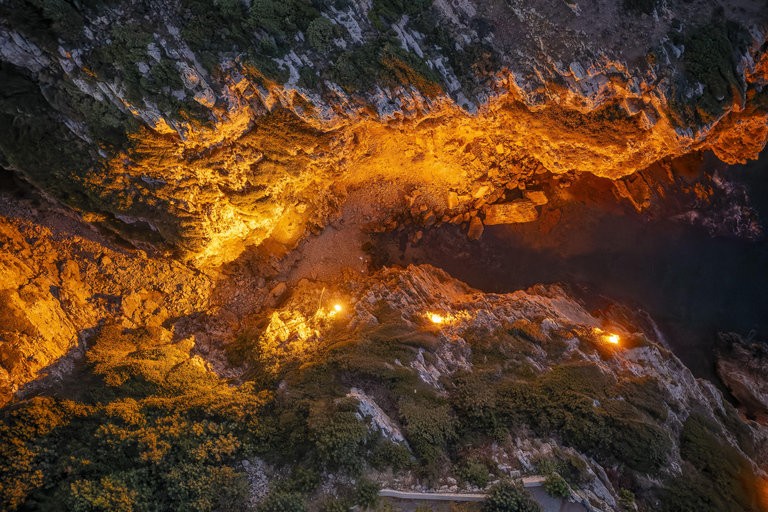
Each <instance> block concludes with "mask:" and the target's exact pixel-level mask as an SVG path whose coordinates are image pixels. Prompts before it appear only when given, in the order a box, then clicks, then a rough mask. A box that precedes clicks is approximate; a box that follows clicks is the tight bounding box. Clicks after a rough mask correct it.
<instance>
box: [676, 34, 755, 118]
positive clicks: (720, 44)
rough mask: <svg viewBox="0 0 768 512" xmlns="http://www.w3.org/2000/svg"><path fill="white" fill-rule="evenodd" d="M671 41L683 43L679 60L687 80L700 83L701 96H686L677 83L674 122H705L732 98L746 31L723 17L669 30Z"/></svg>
mask: <svg viewBox="0 0 768 512" xmlns="http://www.w3.org/2000/svg"><path fill="white" fill-rule="evenodd" d="M671 37H672V41H673V42H674V43H675V44H677V45H683V46H684V47H685V53H684V54H683V62H684V63H685V75H686V78H687V80H688V82H689V83H690V84H696V83H701V84H702V85H704V91H703V94H702V95H701V96H694V97H693V98H690V99H688V98H687V95H686V94H685V89H684V88H683V87H679V86H678V90H679V92H678V93H677V94H676V98H675V103H674V105H673V113H674V115H675V118H676V122H677V123H678V124H692V123H708V122H711V121H712V120H713V119H714V117H715V116H717V115H718V114H719V113H720V112H722V110H723V106H724V105H725V104H727V102H729V101H731V99H732V98H733V88H738V87H740V85H739V80H738V78H737V73H736V65H737V64H738V61H739V55H740V54H742V53H743V52H745V51H746V47H747V41H749V35H748V33H747V32H746V30H745V29H744V28H743V27H741V26H740V25H738V24H736V23H735V22H731V21H723V22H716V23H711V24H709V25H704V26H700V27H696V28H694V29H692V30H689V31H688V32H686V33H684V34H678V33H673V34H672V35H671Z"/></svg>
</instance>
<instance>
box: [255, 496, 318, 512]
mask: <svg viewBox="0 0 768 512" xmlns="http://www.w3.org/2000/svg"><path fill="white" fill-rule="evenodd" d="M306 510H307V503H306V501H305V500H304V497H303V496H302V495H301V494H299V493H284V492H271V493H269V496H267V498H266V499H265V500H264V501H263V502H262V503H261V504H260V505H259V507H258V509H257V511H258V512H306Z"/></svg>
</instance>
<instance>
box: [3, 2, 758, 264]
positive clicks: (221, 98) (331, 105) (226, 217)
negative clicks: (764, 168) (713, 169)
mask: <svg viewBox="0 0 768 512" xmlns="http://www.w3.org/2000/svg"><path fill="white" fill-rule="evenodd" d="M374 3H375V2H374ZM553 4H556V5H553ZM185 5H186V4H185ZM215 5H217V4H213V3H212V4H211V9H212V10H215V9H216V7H215ZM425 5H426V4H425ZM9 8H12V6H11V7H9ZM374 8H375V7H374ZM370 9H371V4H368V3H367V2H352V3H350V4H349V5H348V6H347V7H345V8H344V11H343V12H342V11H339V10H337V9H336V8H333V9H329V10H328V12H325V13H324V14H325V15H326V16H327V17H328V18H329V19H331V21H332V22H333V23H334V24H335V26H336V27H339V28H338V34H337V36H338V38H337V39H336V41H338V42H337V43H330V42H328V44H327V46H324V47H323V48H324V49H323V50H322V51H319V50H318V48H320V46H318V45H321V43H319V42H318V41H317V40H315V39H312V38H311V37H310V36H309V35H308V34H309V33H310V32H309V31H308V30H309V29H306V30H303V31H302V30H299V31H298V32H296V35H295V37H287V38H285V37H284V38H283V39H280V38H279V37H278V39H280V41H282V42H281V44H282V45H283V47H281V48H282V49H281V50H279V51H278V53H279V52H284V54H283V55H282V56H281V57H274V58H273V57H272V56H270V57H265V56H263V55H261V57H259V58H257V59H256V60H254V59H252V58H250V57H249V55H250V54H248V51H251V50H253V49H252V48H246V47H245V46H244V44H243V43H242V42H240V43H237V45H235V46H237V47H238V51H237V52H232V51H231V48H232V45H230V47H229V49H227V50H217V51H209V50H205V51H203V50H201V49H200V48H201V47H200V44H202V43H199V42H195V41H197V40H196V39H194V38H193V35H194V34H192V33H191V32H189V31H187V30H186V29H185V27H186V26H187V25H189V24H190V23H194V21H195V18H194V17H192V19H191V20H190V16H192V15H191V14H190V13H189V12H188V11H187V10H185V8H184V7H183V6H178V5H173V4H169V5H167V6H165V7H164V8H163V9H158V10H157V12H153V13H151V14H148V15H147V18H148V21H147V20H145V21H146V23H147V25H148V26H149V27H150V29H145V28H141V29H140V28H137V27H138V26H137V25H136V24H135V23H133V22H132V20H134V18H136V19H139V18H141V16H139V15H138V14H137V13H133V12H131V10H130V8H129V7H127V6H126V9H125V13H124V14H122V15H118V14H115V12H110V13H101V14H103V17H102V18H99V21H98V22H97V21H96V20H97V18H96V16H95V15H94V14H93V13H90V14H89V13H85V14H84V16H85V17H84V18H83V20H84V21H83V23H84V25H85V27H86V28H85V29H83V31H84V32H83V34H85V35H82V36H78V37H77V38H74V39H71V40H69V41H66V40H64V42H62V43H61V44H53V43H51V41H50V40H49V39H47V38H44V37H42V36H40V35H39V34H37V33H35V32H34V31H32V30H31V29H29V27H24V26H18V27H16V26H12V25H3V26H2V27H0V55H1V56H2V59H3V61H4V62H6V63H10V64H12V65H13V67H11V66H9V65H7V64H6V65H5V68H4V82H5V83H6V84H9V85H7V86H5V87H6V89H7V90H6V89H4V91H5V93H4V95H5V96H6V100H5V103H4V104H6V105H9V108H8V109H5V110H6V111H8V112H16V111H17V110H19V108H17V106H18V105H21V103H22V102H21V100H20V99H19V98H20V95H19V94H18V91H26V92H24V94H26V95H27V96H24V99H25V101H26V100H27V99H28V100H29V104H30V105H29V106H24V108H26V109H27V110H24V108H20V110H21V111H22V112H24V114H23V115H18V114H5V115H6V119H5V120H4V123H5V125H4V127H3V138H4V139H5V140H7V141H10V142H9V143H7V144H6V145H4V146H3V147H2V153H3V154H4V158H3V162H2V163H3V164H7V165H8V166H10V167H12V168H13V169H14V170H15V171H16V172H18V173H19V174H20V175H22V176H24V177H25V178H26V179H28V180H29V181H31V182H32V183H33V184H35V185H36V186H38V187H39V188H41V189H43V190H45V191H46V192H48V193H49V194H51V195H53V196H55V197H58V198H60V199H61V200H63V201H64V202H66V203H68V204H70V205H72V206H74V207H76V208H77V209H79V210H80V211H82V212H83V213H85V214H86V219H87V220H89V221H92V222H95V223H99V224H103V225H107V226H110V227H111V228H113V229H116V230H118V231H120V232H121V234H122V235H123V236H124V237H126V238H128V239H130V240H134V241H140V242H148V243H150V244H153V245H154V246H155V247H164V248H168V249H173V250H176V251H178V253H179V254H180V255H181V256H182V257H183V258H184V259H186V260H191V261H193V262H195V263H197V264H200V265H215V264H219V263H222V262H226V261H230V260H232V259H234V258H236V257H237V256H238V255H239V254H240V253H241V252H242V250H243V248H244V247H246V246H248V245H256V244H260V243H262V242H263V241H264V240H266V239H268V238H270V237H272V238H273V239H275V240H277V241H278V242H279V243H280V244H282V245H284V246H286V247H291V245H292V244H294V243H295V242H296V240H298V239H299V238H300V237H301V236H302V235H303V234H304V232H305V230H306V228H307V227H308V226H321V225H322V224H323V223H324V221H325V219H326V218H327V217H328V215H329V214H330V213H332V212H334V211H336V210H337V209H338V206H339V204H340V203H341V202H342V201H343V196H344V192H343V191H344V190H346V189H347V188H349V187H353V188H354V187H364V186H366V184H368V183H370V182H372V181H377V180H379V181H382V180H383V181H387V182H389V183H391V184H392V187H393V188H396V189H403V190H405V189H409V188H412V187H417V188H420V189H423V193H424V194H425V195H430V196H433V197H434V198H436V199H435V201H434V203H435V204H434V207H435V210H439V211H440V213H442V211H445V214H447V215H449V216H452V215H451V214H450V210H451V208H452V207H453V206H454V205H455V204H456V201H459V202H460V199H461V198H462V197H463V196H469V197H471V198H472V199H474V200H475V201H480V202H486V203H490V202H492V201H499V202H503V200H504V199H503V198H501V197H499V196H498V195H496V196H494V192H495V191H497V190H498V189H500V188H504V187H505V185H516V184H523V185H524V183H525V181H526V179H528V178H529V177H530V176H532V175H533V174H534V173H537V172H541V171H544V170H546V171H549V172H552V173H556V174H559V173H573V172H591V173H594V174H596V175H598V176H604V177H608V178H612V179H616V178H620V177H623V176H627V175H629V174H631V173H633V172H635V171H637V170H640V169H643V168H645V167H647V166H648V165H650V164H652V163H653V162H655V161H657V160H659V159H661V158H664V157H670V156H679V155H683V154H686V153H688V152H690V151H693V150H702V149H712V150H713V151H714V152H715V154H717V155H718V157H720V158H721V159H723V160H724V161H726V162H729V163H733V162H740V161H744V160H745V159H747V158H754V157H755V156H756V155H757V153H758V152H759V151H760V149H761V148H762V147H763V146H764V144H765V140H766V136H768V128H767V126H768V125H767V121H768V114H767V113H766V112H768V106H767V105H768V99H767V98H766V94H767V93H766V91H765V89H764V86H765V85H766V82H768V79H767V78H766V66H767V64H766V62H767V61H768V56H767V52H766V49H765V45H764V42H765V40H766V33H767V32H768V31H767V30H765V27H764V26H763V25H761V23H763V24H764V23H765V19H764V18H765V13H764V12H763V11H762V10H758V11H757V12H754V13H750V12H745V13H739V12H736V11H735V10H734V11H733V12H731V11H729V12H727V13H725V15H723V13H722V12H720V11H718V10H717V9H718V3H717V2H715V1H712V2H710V3H709V4H708V5H706V6H698V5H697V7H696V9H693V7H690V8H689V6H688V5H687V4H685V5H681V6H677V7H675V10H674V12H673V11H669V10H667V11H664V12H662V13H661V14H659V13H658V12H657V13H656V16H646V15H640V14H639V13H633V12H625V11H623V10H622V9H623V8H622V7H620V6H619V5H614V3H610V5H606V6H602V7H599V6H597V5H590V6H586V5H584V6H581V5H580V6H578V8H576V9H575V10H574V9H572V8H571V7H570V6H569V5H567V4H566V3H562V2H561V3H553V2H549V1H540V2H525V3H522V2H511V5H510V6H498V5H495V4H493V3H491V2H485V1H480V0H475V1H464V2H446V1H442V0H441V1H436V2H434V3H433V4H432V6H431V7H426V8H423V9H421V10H420V11H418V12H417V11H413V12H410V11H409V13H396V14H398V16H395V17H394V19H393V14H392V13H389V14H386V15H383V17H382V15H381V14H379V13H378V11H376V12H374V13H372V12H371V11H370ZM246 15H248V13H246ZM403 15H405V16H403ZM708 15H713V16H714V18H713V19H715V21H714V22H712V24H710V25H711V26H710V25H703V26H702V23H701V20H702V19H705V18H706V17H707V16H708ZM718 16H719V18H718ZM725 18H729V19H733V21H734V23H735V24H736V25H738V24H739V23H740V24H741V26H742V27H743V29H742V30H741V32H739V34H740V36H739V38H738V41H737V40H736V39H734V41H730V40H729V39H728V38H727V37H726V36H724V35H723V34H726V32H727V31H726V32H723V31H724V30H725V28H722V27H721V26H720V25H719V23H720V22H721V21H722V20H723V19H725ZM141 19H143V18H141ZM371 20H374V22H372V21H371ZM430 20H431V21H430ZM717 20H720V21H717ZM134 21H135V20H134ZM110 23H112V24H113V25H112V27H110V25H109V24H110ZM211 23H214V22H211ZM430 23H432V25H434V26H438V25H439V27H440V30H441V32H440V34H442V35H440V38H442V39H440V44H438V42H437V40H436V39H434V38H435V37H437V36H435V35H434V34H433V33H432V32H429V31H428V30H427V29H428V28H429V27H431V26H432V25H430ZM120 24H122V25H120ZM118 25H120V26H123V25H124V26H126V27H129V29H130V30H134V31H135V33H132V34H133V35H131V36H130V37H127V36H126V37H123V35H122V34H123V32H121V31H120V30H118V29H116V28H114V27H115V26H118ZM257 25H258V23H257ZM342 26H343V27H344V28H343V29H342V28H341V27H342ZM617 26H622V29H621V30H616V27H617ZM130 27H134V28H130ZM86 29H87V31H85V30H86ZM121 30H122V29H121ZM126 30H128V29H126ZM212 30H214V33H215V34H216V37H219V38H221V37H224V36H222V35H221V34H220V33H216V32H215V30H216V27H213V28H212ZM249 30H252V31H253V29H249ZM264 30H267V29H264V28H263V27H262V28H258V29H257V30H256V31H255V32H253V34H256V35H258V37H256V35H253V34H252V35H251V36H248V37H253V38H254V40H257V39H258V40H266V39H264V34H266V32H264ZM286 30H287V29H286ZM387 30H389V31H390V33H395V34H397V35H396V37H395V38H394V39H392V40H389V39H386V37H389V36H386V37H385V36H384V33H385V32H386V31H387ZM430 30H432V29H430ZM435 30H436V29H435ZM260 31H261V32H260ZM26 32H29V33H26ZM305 32H306V33H305ZM299 34H301V35H300V36H299ZM619 34H621V35H619ZM269 37H272V39H274V38H275V36H274V35H271V36H269ZM281 37H282V36H281ZM334 37H336V36H334ZM724 37H725V39H723V38H724ZM734 37H735V36H734ZM142 38H143V39H142ZM185 38H186V39H185ZM259 38H261V39H259ZM676 38H681V40H680V41H678V42H677V43H676V42H674V41H677V39H676ZM65 39H66V38H65ZM139 40H140V41H143V42H142V43H141V45H139V46H130V45H131V44H134V43H131V41H134V42H135V41H139ZM305 40H307V41H309V43H307V42H304V41H305ZM705 40H707V41H709V40H712V41H715V42H716V43H718V44H720V43H722V44H723V45H724V46H723V51H722V52H720V53H719V54H718V55H719V56H717V55H715V56H712V57H708V56H706V55H703V53H702V51H701V50H699V47H700V46H701V45H700V44H699V43H700V42H701V41H705ZM107 41H110V43H109V44H110V45H112V46H115V45H118V44H121V45H123V46H124V47H125V48H124V47H123V46H120V47H116V46H115V52H117V50H120V51H121V52H122V53H120V52H117V53H116V54H117V55H119V56H120V55H121V56H123V57H124V58H126V59H129V60H128V61H126V62H122V63H119V64H118V65H117V67H111V66H110V64H109V63H107V64H104V62H103V58H101V57H99V55H101V54H99V53H98V52H97V51H96V48H97V47H99V46H105V45H106V46H109V45H107ZM125 41H128V42H125ZM310 43H311V44H312V45H315V46H311V45H310ZM684 43H685V44H684ZM206 44H207V43H206ZM211 44H212V43H211ZM259 44H261V43H259ZM323 44H325V43H323ZM238 45H239V46H238ZM286 45H287V46H286ZM308 45H310V46H308ZM321 46H322V45H321ZM192 47H194V51H193V48H192ZM577 49H578V50H577ZM129 50H130V51H129ZM369 50H370V51H369ZM258 51H260V50H257V51H256V53H257V54H258ZM367 51H369V53H365V52H367ZM126 55H128V56H127V57H126ZM258 55H260V54H258ZM258 55H257V56H258ZM123 57H121V58H123ZM203 57H205V59H206V62H208V64H207V66H208V68H206V67H205V66H203V65H202V64H201V60H202V59H203ZM99 58H101V59H102V60H99ZM130 59H133V60H130ZM211 59H214V62H213V64H211ZM259 59H260V60H259ZM701 59H705V63H706V59H711V64H712V69H710V70H708V69H707V66H706V65H704V64H702V61H701ZM718 59H719V60H718ZM368 65H370V66H371V67H366V66H368ZM702 66H703V67H702ZM272 68H275V69H272ZM136 69H138V75H137V74H136ZM702 69H703V70H702ZM270 70H272V71H270ZM709 71H711V72H709ZM175 74H178V76H175ZM161 77H165V78H163V80H165V81H166V82H167V83H168V85H165V82H163V81H161ZM350 77H351V78H350ZM702 81H703V82H704V83H702ZM137 82H138V85H136V83H137ZM724 84H725V85H724ZM142 87H143V89H142ZM137 88H138V89H137ZM40 91H42V92H40ZM142 94H143V97H142ZM14 95H16V96H14ZM174 98H175V99H174ZM179 98H182V99H179ZM174 102H176V103H174ZM180 102H181V103H180ZM183 102H186V103H183ZM182 104H183V105H184V106H183V107H180V106H179V105H182ZM14 109H15V110H14ZM193 114H194V116H196V118H197V120H193V119H192V117H190V116H191V115H193ZM46 116H47V117H46ZM38 118H40V119H38ZM38 121H39V122H41V123H43V124H41V125H37V124H35V123H36V122H38ZM201 121H202V122H201ZM25 123H26V124H25ZM115 133H118V135H119V134H120V133H123V134H124V133H128V134H129V139H128V142H126V143H116V142H114V140H116V139H115V137H117V136H116V135H115ZM117 138H118V139H119V137H117ZM42 141H45V142H44V144H45V145H46V147H41V144H42ZM27 145H28V146H27ZM51 147H53V148H56V147H60V148H65V147H66V148H68V149H67V150H66V151H69V152H71V155H70V156H71V158H69V157H68V158H69V159H68V160H67V159H63V158H60V157H58V156H57V155H53V156H47V151H46V150H50V148H51ZM18 148H23V149H18ZM15 151H23V152H24V154H16V153H15ZM68 154H69V153H68ZM478 180H484V181H483V183H485V184H486V185H483V186H486V187H487V188H486V189H485V190H482V187H480V188H477V187H475V186H474V185H475V183H476V182H477V181H478ZM521 188H522V187H521ZM451 193H453V194H455V196H454V195H450V194H451ZM544 199H545V198H544ZM539 200H541V198H537V199H535V200H534V202H536V204H540V203H538V202H537V201H539ZM440 203H445V204H440ZM389 206H391V207H392V208H404V207H403V206H401V205H395V204H393V205H389ZM479 207H480V206H478V208H479ZM441 208H442V210H440V209H441ZM510 208H511V207H508V206H507V207H503V208H500V207H495V206H494V207H493V208H492V209H491V212H492V213H491V219H490V221H491V222H487V219H486V223H495V222H510V221H515V222H518V221H519V220H516V219H517V218H523V219H527V218H530V217H531V216H532V215H533V213H532V212H531V211H530V209H528V210H526V211H525V212H523V213H515V214H514V215H512V214H509V213H505V214H503V215H501V216H499V215H498V214H499V212H502V211H507V210H509V209H510ZM515 208H518V207H515Z"/></svg>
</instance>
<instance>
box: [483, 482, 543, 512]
mask: <svg viewBox="0 0 768 512" xmlns="http://www.w3.org/2000/svg"><path fill="white" fill-rule="evenodd" d="M482 511H483V512H542V511H543V509H542V508H541V505H539V503H538V502H537V501H536V500H535V499H534V497H533V496H531V493H529V492H528V491H526V490H525V488H524V487H523V486H522V485H516V484H514V483H512V482H510V481H509V480H504V481H502V482H499V483H498V484H496V485H494V486H492V487H491V488H490V489H489V490H488V495H487V496H486V498H485V499H484V500H483V502H482Z"/></svg>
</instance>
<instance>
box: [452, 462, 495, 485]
mask: <svg viewBox="0 0 768 512" xmlns="http://www.w3.org/2000/svg"><path fill="white" fill-rule="evenodd" d="M456 476H458V477H459V478H461V479H462V480H463V481H465V482H468V483H470V484H472V485H474V486H477V487H479V488H480V489H485V488H486V486H487V485H488V468H486V467H485V464H483V462H482V461H481V460H478V459H476V458H474V457H470V458H469V459H466V460H464V462H462V464H461V465H460V466H459V468H458V469H457V470H456Z"/></svg>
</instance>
